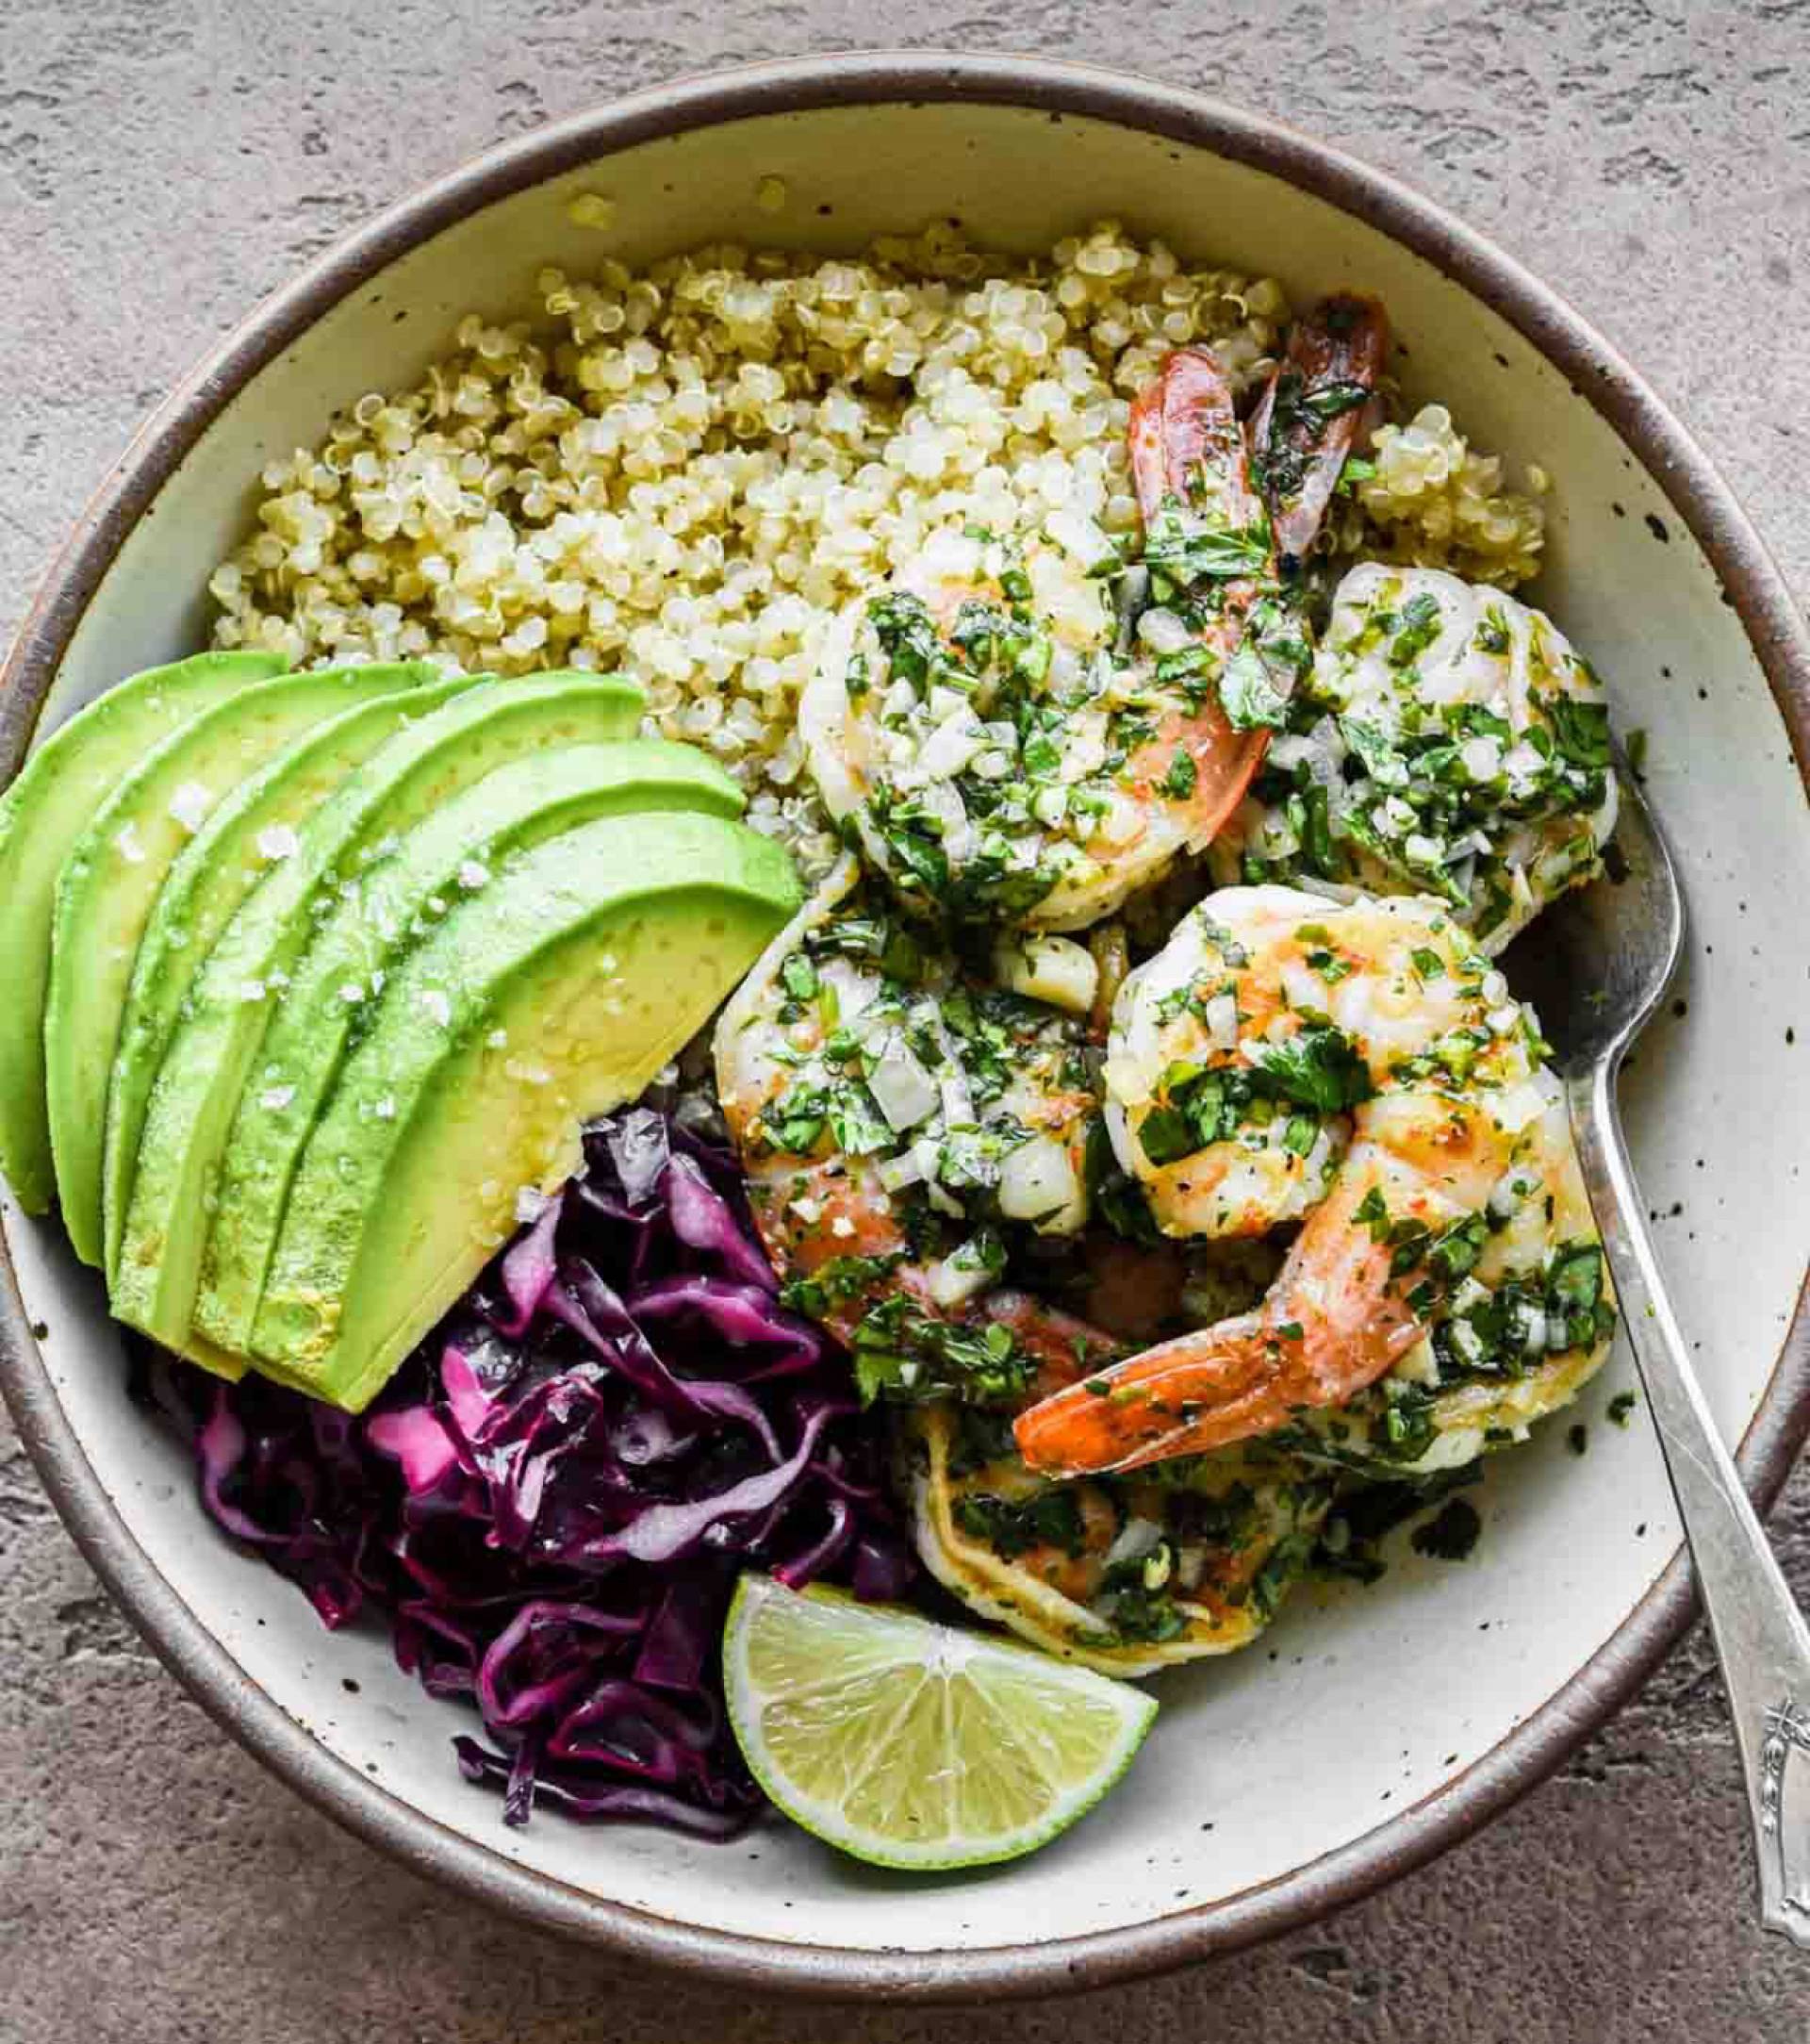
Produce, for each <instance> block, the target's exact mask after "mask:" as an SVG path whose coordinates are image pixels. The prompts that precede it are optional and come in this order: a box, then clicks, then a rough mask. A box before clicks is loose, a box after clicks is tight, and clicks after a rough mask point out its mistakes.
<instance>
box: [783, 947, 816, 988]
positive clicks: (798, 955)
mask: <svg viewBox="0 0 1810 2044" xmlns="http://www.w3.org/2000/svg"><path fill="white" fill-rule="evenodd" d="M780 984H781V985H782V987H784V989H785V990H786V992H787V993H788V994H790V995H792V996H793V997H795V998H796V999H798V1000H809V999H811V998H812V997H813V996H814V994H815V993H816V991H817V984H818V981H817V968H816V967H815V966H814V964H812V963H811V961H810V959H808V958H807V957H806V956H805V954H804V953H803V952H802V951H794V952H793V954H792V956H791V957H790V958H788V959H787V960H786V962H785V964H782V966H781V967H780Z"/></svg>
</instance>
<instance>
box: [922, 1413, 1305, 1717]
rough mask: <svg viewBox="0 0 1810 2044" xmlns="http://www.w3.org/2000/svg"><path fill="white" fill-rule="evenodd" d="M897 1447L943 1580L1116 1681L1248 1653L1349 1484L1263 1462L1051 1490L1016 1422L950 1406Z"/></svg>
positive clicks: (983, 1611)
mask: <svg viewBox="0 0 1810 2044" xmlns="http://www.w3.org/2000/svg"><path fill="white" fill-rule="evenodd" d="M900 1445H901V1454H900V1458H899V1459H900V1462H901V1464H902V1468H901V1476H902V1479H903V1481H902V1486H901V1487H902V1488H903V1489H904V1491H905V1493H906V1494H907V1495H908V1496H909V1498H910V1500H911V1505H912V1514H913V1533H914V1537H915V1541H916V1545H917V1550H918V1553H919V1554H920V1555H921V1556H922V1558H923V1559H924V1563H925V1565H926V1567H927V1568H929V1570H930V1573H931V1574H933V1575H934V1576H935V1577H936V1579H937V1580H938V1581H939V1582H940V1583H942V1584H943V1586H944V1587H945V1588H946V1589H947V1590H949V1591H952V1592H953V1593H954V1594H955V1595H956V1596H958V1597H960V1598H961V1599H962V1601H963V1603H964V1604H965V1605H967V1606H968V1607H969V1608H970V1609H971V1610H973V1611H976V1612H978V1613H979V1615H980V1616H981V1617H983V1618H988V1619H991V1620H993V1621H994V1623H995V1624H1002V1625H1006V1626H1008V1627H1010V1628H1011V1630H1012V1631H1013V1632H1015V1633H1017V1634H1018V1635H1019V1637H1020V1638H1021V1639H1025V1640H1029V1641H1030V1642H1031V1643H1032V1644H1033V1645H1034V1646H1039V1647H1041V1648H1043V1650H1044V1651H1045V1653H1048V1654H1054V1655H1056V1656H1058V1657H1060V1658H1061V1659H1063V1660H1073V1661H1079V1662H1081V1663H1083V1664H1084V1665H1085V1666H1087V1667H1090V1668H1097V1669H1099V1670H1100V1671H1101V1672H1102V1673H1106V1674H1117V1675H1133V1676H1136V1675H1146V1674H1153V1673H1156V1672H1157V1671H1158V1670H1159V1669H1160V1668H1165V1667H1170V1666H1173V1665H1175V1664H1177V1663H1178V1662H1181V1661H1190V1660H1197V1659H1200V1658H1201V1657H1204V1656H1209V1655H1219V1654H1230V1653H1234V1652H1236V1651H1237V1650H1238V1649H1239V1648H1240V1647H1244V1646H1248V1645H1250V1643H1251V1642H1252V1641H1253V1640H1255V1639H1256V1638H1257V1637H1258V1636H1259V1633H1261V1632H1262V1631H1263V1629H1264V1627H1265V1626H1266V1625H1267V1624H1269V1623H1270V1621H1271V1619H1272V1618H1273V1617H1274V1616H1275V1613H1276V1611H1277V1610H1278V1608H1279V1607H1280V1606H1281V1604H1282V1602H1283V1599H1284V1598H1285V1596H1286V1595H1287V1593H1288V1591H1289V1590H1290V1589H1291V1588H1292V1585H1293V1584H1294V1582H1295V1581H1296V1580H1297V1579H1298V1578H1299V1577H1300V1576H1301V1575H1302V1574H1305V1572H1306V1570H1307V1567H1308V1559H1309V1557H1310V1555H1311V1553H1312V1551H1313V1545H1314V1541H1315V1539H1316V1538H1317V1536H1318V1534H1319V1532H1320V1530H1321V1527H1322V1526H1323V1525H1324V1524H1325V1518H1326V1514H1327V1511H1328V1508H1329V1507H1330V1506H1331V1504H1332V1501H1333V1498H1334V1496H1335V1494H1336V1489H1337V1483H1338V1478H1337V1475H1335V1474H1334V1473H1332V1472H1331V1471H1329V1470H1327V1469H1325V1468H1324V1467H1319V1468H1316V1467H1315V1466H1314V1465H1313V1464H1312V1463H1311V1462H1309V1461H1308V1460H1305V1459H1301V1458H1298V1457H1292V1456H1288V1455H1283V1454H1278V1453H1275V1452H1273V1451H1271V1450H1269V1449H1267V1448H1263V1447H1259V1448H1258V1449H1256V1450H1254V1451H1249V1452H1247V1451H1244V1450H1242V1449H1230V1450H1227V1451H1226V1452H1224V1453H1222V1454H1219V1455H1214V1456H1204V1457H1200V1458H1198V1459H1195V1460H1194V1461H1193V1462H1191V1463H1189V1464H1188V1465H1187V1466H1186V1468H1185V1470H1165V1471H1163V1472H1162V1473H1161V1475H1160V1476H1158V1477H1155V1478H1152V1477H1150V1476H1138V1477H1132V1478H1129V1479H1127V1478H1124V1477H1116V1476H1106V1477H1099V1478H1091V1479H1089V1480H1086V1481H1084V1482H1078V1483H1052V1482H1050V1481H1049V1480H1048V1479H1047V1478H1046V1477H1043V1476H1040V1475H1036V1474H1035V1473H1034V1472H1032V1471H1030V1470H1028V1469H1027V1468H1026V1466H1025V1465H1024V1463H1023V1462H1022V1461H1021V1460H1020V1459H1019V1458H1018V1456H1017V1454H1016V1453H1015V1451H1014V1449H1013V1447H1012V1428H1011V1420H1010V1416H1009V1414H1006V1413H1000V1412H991V1411H987V1410H985V1409H978V1408H975V1407H972V1406H955V1405H950V1404H947V1403H943V1404H937V1405H930V1406H915V1407H913V1408H912V1409H910V1411H909V1412H908V1413H907V1415H906V1419H905V1425H904V1428H903V1430H902V1433H901V1437H900Z"/></svg>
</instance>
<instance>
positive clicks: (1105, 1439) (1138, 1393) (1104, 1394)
mask: <svg viewBox="0 0 1810 2044" xmlns="http://www.w3.org/2000/svg"><path fill="white" fill-rule="evenodd" d="M1420 1333H1421V1328H1420V1324H1419V1322H1418V1321H1417V1320H1416V1319H1415V1318H1414V1316H1413V1314H1412V1313H1411V1312H1410V1311H1409V1310H1407V1307H1406V1306H1405V1305H1403V1304H1402V1303H1401V1302H1400V1301H1399V1300H1389V1301H1386V1302H1384V1304H1383V1306H1382V1308H1381V1309H1380V1310H1378V1312H1377V1313H1376V1315H1375V1317H1374V1319H1372V1320H1371V1321H1370V1322H1368V1323H1367V1324H1366V1325H1365V1326H1364V1327H1361V1328H1358V1329H1356V1330H1354V1331H1353V1332H1352V1333H1351V1334H1349V1335H1348V1336H1341V1337H1338V1338H1336V1339H1332V1340H1328V1339H1327V1338H1326V1336H1325V1333H1324V1332H1322V1331H1320V1330H1316V1329H1313V1328H1311V1327H1308V1328H1306V1329H1304V1327H1302V1326H1301V1325H1300V1324H1298V1323H1294V1322H1287V1323H1284V1322H1279V1321H1278V1320H1277V1319H1276V1317H1275V1313H1274V1312H1273V1311H1266V1312H1263V1313H1245V1314H1242V1315H1241V1316H1240V1317H1239V1318H1238V1319H1236V1320H1225V1321H1222V1322H1221V1323H1220V1324H1219V1326H1218V1327H1208V1328H1205V1329H1203V1330H1202V1331H1201V1332H1200V1333H1197V1334H1184V1335H1182V1336H1180V1337H1178V1338H1177V1340H1175V1341H1173V1342H1164V1343H1161V1344H1160V1346H1159V1347H1156V1348H1151V1349H1146V1350H1145V1351H1144V1354H1143V1355H1141V1356H1133V1357H1131V1358H1129V1359H1128V1360H1127V1361H1125V1362H1122V1363H1120V1364H1118V1365H1117V1366H1116V1367H1115V1368H1112V1369H1109V1370H1105V1371H1100V1372H1097V1373H1096V1374H1095V1375H1094V1376H1089V1377H1087V1378H1085V1379H1083V1380H1082V1381H1081V1382H1080V1383H1078V1384H1071V1385H1070V1386H1069V1387H1068V1388H1067V1389H1066V1390H1064V1391H1061V1392H1058V1393H1056V1394H1055V1396H1053V1397H1049V1398H1045V1399H1044V1400H1043V1402H1042V1403H1041V1404H1039V1405H1035V1406H1032V1407H1031V1409H1029V1411H1028V1412H1025V1413H1023V1414H1021V1415H1020V1417H1019V1419H1018V1420H1017V1422H1016V1424H1015V1426H1013V1429H1012V1432H1013V1436H1014V1438H1015V1439H1016V1441H1017V1443H1018V1452H1019V1454H1020V1455H1022V1456H1023V1457H1024V1459H1025V1460H1026V1462H1027V1463H1028V1464H1029V1466H1030V1467H1031V1468H1032V1469H1034V1470H1036V1471H1038V1472H1039V1474H1041V1475H1056V1476H1079V1475H1105V1474H1107V1473H1109V1472H1111V1471H1115V1470H1127V1469H1137V1468H1140V1467H1142V1466H1143V1464H1144V1463H1145V1462H1160V1461H1166V1460H1168V1459H1170V1458H1171V1457H1173V1456H1177V1455H1203V1454H1205V1453H1206V1452H1207V1450H1208V1449H1209V1448H1223V1447H1227V1446H1229V1445H1230V1444H1231V1443H1232V1442H1238V1441H1248V1440H1251V1439H1252V1438H1254V1437H1255V1436H1257V1435H1259V1434H1268V1433H1274V1432H1275V1429H1276V1428H1277V1427H1278V1426H1286V1425H1287V1424H1288V1422H1289V1420H1290V1418H1291V1417H1292V1415H1293V1414H1294V1413H1295V1412H1297V1411H1299V1410H1300V1409H1302V1408H1304V1407H1308V1406H1323V1405H1330V1404H1337V1403H1341V1402H1342V1401H1343V1400H1344V1399H1346V1398H1349V1397H1352V1396H1354V1395H1355V1394H1356V1393H1358V1391H1360V1390H1362V1389H1363V1387H1364V1386H1365V1385H1367V1384H1372V1383H1374V1381H1375V1380H1376V1378H1378V1377H1379V1376H1382V1375H1383V1374H1384V1372H1385V1371H1387V1370H1388V1369H1389V1367H1390V1364H1391V1363H1393V1362H1395V1361H1396V1360H1398V1359H1399V1358H1400V1357H1401V1356H1402V1355H1403V1354H1404V1353H1405V1352H1406V1351H1407V1349H1409V1348H1411V1347H1412V1346H1413V1344H1414V1343H1415V1342H1416V1341H1417V1340H1418V1339H1419V1338H1420Z"/></svg>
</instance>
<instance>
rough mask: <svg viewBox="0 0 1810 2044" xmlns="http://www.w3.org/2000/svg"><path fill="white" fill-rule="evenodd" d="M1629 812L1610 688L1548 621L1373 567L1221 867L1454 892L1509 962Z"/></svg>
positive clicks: (1472, 922) (1392, 889)
mask: <svg viewBox="0 0 1810 2044" xmlns="http://www.w3.org/2000/svg"><path fill="white" fill-rule="evenodd" d="M1615 808H1616V788H1615V776H1614V774H1613V772H1612V771H1611V770H1610V761H1609V731H1608V712H1607V709H1606V707H1605V705H1604V700H1603V685H1602V683H1601V681H1600V680H1599V679H1598V677H1597V676H1596V674H1595V672H1594V671H1593V670H1592V669H1591V668H1590V666H1589V664H1588V661H1586V660H1585V659H1584V658H1583V656H1582V655H1581V654H1580V653H1578V652H1577V651H1575V650H1574V649H1573V648H1572V646H1571V644H1570V642H1569V641H1568V640H1567V639H1566V638H1565V636H1564V635H1563V634H1562V633H1561V632H1560V631H1559V630H1558V629H1557V627H1556V626H1555V624H1554V623H1553V622H1552V620H1551V619H1550V618H1546V617H1544V616H1543V615H1542V614H1541V613H1540V612H1539V611H1537V610H1532V609H1530V608H1529V607H1528V606H1527V605H1525V604H1523V603H1519V602H1516V601H1515V599H1514V598H1513V597H1510V596H1505V595H1503V594H1502V593H1501V591H1500V590H1497V589H1491V588H1486V587H1480V586H1473V585H1470V584H1467V583H1464V582H1460V581H1459V580H1458V578H1457V577H1456V575H1449V574H1446V573H1444V572H1442V571H1441V570H1440V569H1430V568H1391V567H1388V566H1384V565H1382V564H1379V563H1377V562H1374V561H1366V562H1364V563H1363V564H1362V565H1361V566H1359V567H1358V568H1354V569H1352V570H1351V572H1350V573H1349V574H1348V575H1346V576H1345V578H1344V580H1343V581H1342V582H1341V584H1340V585H1339V589H1338V592H1337V594H1336V596H1335V598H1334V601H1333V608H1332V617H1331V621H1330V623H1329V625H1328V627H1327V630H1326V633H1325V638H1324V639H1323V641H1322V643H1321V646H1320V650H1319V652H1318V654H1317V655H1316V657H1315V659H1314V663H1313V668H1312V671H1311V673H1310V674H1309V675H1308V677H1307V679H1306V680H1305V681H1304V683H1303V684H1302V686H1301V688H1300V690H1299V691H1298V692H1297V694H1296V696H1295V698H1294V700H1293V701H1292V704H1291V707H1290V711H1289V728H1288V730H1287V732H1285V733H1284V734H1281V735H1280V736H1278V737H1277V738H1276V739H1275V742H1274V743H1273V744H1272V745H1271V747H1270V752H1269V758H1268V759H1267V761H1266V762H1265V765H1264V770H1263V772H1262V773H1261V775H1260V776H1259V778H1258V780H1257V781H1256V783H1254V784H1253V786H1252V789H1251V792H1250V796H1249V798H1248V799H1246V800H1245V801H1244V802H1242V804H1241V805H1240V808H1239V810H1238V811H1237V813H1236V815H1235V816H1233V817H1232V819H1231V820H1230V822H1229V823H1228V825H1227V827H1226V830H1225V832H1222V834H1221V835H1220V837H1219V838H1218V839H1217V840H1216V841H1215V843H1214V845H1213V848H1212V852H1211V863H1212V866H1213V870H1214V872H1215V874H1216V876H1217V877H1218V878H1219V879H1220V880H1221V881H1222V882H1228V881H1232V880H1236V879H1244V880H1252V881H1255V880H1265V879H1272V878H1274V879H1289V878H1292V877H1294V876H1296V875H1300V874H1311V875H1315V876H1317V877H1318V878H1320V879H1321V880H1326V881H1334V882H1347V883H1353V884H1356V885H1358V886H1360V887H1362V888H1363V889H1364V890H1365V891H1366V892H1368V893H1371V894H1403V893H1407V894H1435V895H1439V896H1440V897H1441V898H1443V899H1444V900H1446V901H1447V902H1449V903H1450V904H1451V907H1452V912H1453V914H1454V915H1456V917H1457V918H1458V920H1459V921H1460V922H1462V923H1463V924H1464V925H1465V926H1466V927H1467V928H1468V929H1469V930H1471V931H1473V934H1474V935H1475V936H1476V937H1477V939H1478V941H1479V942H1480V943H1481V944H1482V945H1483V947H1484V948H1485V949H1486V950H1488V951H1489V952H1491V953H1494V952H1498V951H1500V950H1502V949H1503V948H1505V947H1506V945H1507V943H1508V942H1509V940H1510V939H1511V938H1512V937H1513V936H1514V935H1515V934H1516V933H1517V932H1518V931H1520V930H1522V928H1524V927H1525V925H1526V924H1527V923H1528V922H1530V921H1531V920H1532V919H1533V917H1534V916H1535V915H1538V914H1539V910H1540V909H1541V908H1542V907H1544V906H1545V904H1546V903H1547V902H1549V901H1551V900H1552V899H1554V898H1555V897H1556V896H1558V895H1560V894H1562V893H1563V892H1564V891H1565V890H1566V889H1567V888H1568V887H1574V886H1577V885H1579V884H1581V883H1582V882H1585V881H1588V880H1589V879H1591V878H1592V877H1593V876H1594V875H1595V874H1596V873H1598V872H1599V871H1600V870H1601V868H1602V850H1603V847H1604V844H1605V843H1606V842H1607V840H1608V837H1609V833H1610V832H1611V831H1612V830H1613V829H1614V827H1615Z"/></svg>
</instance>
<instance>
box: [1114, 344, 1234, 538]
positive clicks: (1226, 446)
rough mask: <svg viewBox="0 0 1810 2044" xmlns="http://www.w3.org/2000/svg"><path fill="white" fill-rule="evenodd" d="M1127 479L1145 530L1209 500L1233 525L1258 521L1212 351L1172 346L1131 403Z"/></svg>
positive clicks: (1224, 382) (1225, 383) (1226, 384)
mask: <svg viewBox="0 0 1810 2044" xmlns="http://www.w3.org/2000/svg"><path fill="white" fill-rule="evenodd" d="M1130 446H1131V474H1132V479H1133V481H1134V483H1135V484H1136V486H1137V493H1138V508H1139V509H1140V511H1141V512H1142V513H1143V515H1144V522H1145V524H1146V525H1147V524H1149V523H1150V522H1151V521H1152V520H1153V519H1156V518H1157V517H1158V516H1159V515H1160V513H1161V512H1162V511H1163V510H1164V509H1165V508H1166V507H1167V506H1168V505H1169V504H1170V503H1172V502H1177V503H1182V504H1193V503H1199V502H1200V500H1201V499H1202V497H1203V496H1207V497H1209V498H1210V499H1211V500H1212V502H1213V507H1214V508H1215V510H1217V511H1218V512H1219V513H1220V514H1221V515H1222V516H1223V517H1224V518H1225V519H1226V523H1227V524H1228V525H1230V526H1233V527H1243V526H1247V525H1249V524H1250V523H1252V522H1253V520H1255V519H1257V518H1258V517H1259V516H1260V514H1261V512H1262V509H1263V500H1262V498H1261V497H1260V496H1259V494H1258V492H1257V489H1256V487H1255V486H1254V485H1253V483H1252V481H1251V467H1250V456H1249V453H1248V451H1247V449H1246V446H1245V440H1244V434H1243V430H1242V427H1241V426H1240V424H1239V421H1238V412H1237V410H1236V408H1235V406H1234V404H1233V399H1232V386H1231V382H1230V379H1229V378H1228V377H1227V376H1226V371H1225V370H1224V369H1223V368H1222V367H1221V365H1220V360H1219V357H1218V356H1217V355H1216V354H1213V352H1212V350H1211V349H1210V348H1177V349H1176V350H1174V352H1173V353H1171V354H1168V355H1165V356H1164V358H1163V363H1162V367H1161V369H1160V371H1158V373H1157V374H1156V375H1155V376H1154V377H1153V378H1152V379H1151V380H1150V382H1149V383H1147V384H1146V385H1145V386H1144V388H1143V389H1142V390H1140V391H1139V392H1138V394H1137V396H1136V397H1135V398H1134V399H1133V400H1132V403H1131V425H1130Z"/></svg>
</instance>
